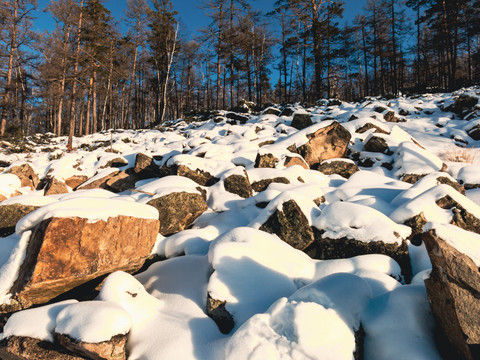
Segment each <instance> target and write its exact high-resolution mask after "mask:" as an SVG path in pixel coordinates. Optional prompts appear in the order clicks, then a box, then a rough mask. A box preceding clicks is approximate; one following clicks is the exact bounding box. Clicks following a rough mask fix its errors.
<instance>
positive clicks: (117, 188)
mask: <svg viewBox="0 0 480 360" xmlns="http://www.w3.org/2000/svg"><path fill="white" fill-rule="evenodd" d="M139 180H141V179H140V177H139V176H137V175H136V174H128V173H127V172H125V171H121V172H119V173H118V174H117V175H115V176H114V177H112V178H110V179H108V181H107V187H108V189H109V190H112V191H113V192H122V191H125V190H129V189H133V188H135V183H136V182H137V181H139Z"/></svg>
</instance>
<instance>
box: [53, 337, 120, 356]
mask: <svg viewBox="0 0 480 360" xmlns="http://www.w3.org/2000/svg"><path fill="white" fill-rule="evenodd" d="M56 337H57V340H58V342H59V343H60V344H61V345H62V346H63V347H64V348H66V349H68V350H70V351H71V352H72V353H74V354H79V355H82V356H85V357H86V358H88V359H92V360H125V359H126V358H127V353H126V347H127V335H116V336H114V337H112V338H111V339H110V340H109V341H103V342H100V343H87V342H83V341H76V340H74V339H72V338H70V337H69V336H67V335H63V334H56Z"/></svg>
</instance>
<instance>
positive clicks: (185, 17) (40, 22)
mask: <svg viewBox="0 0 480 360" xmlns="http://www.w3.org/2000/svg"><path fill="white" fill-rule="evenodd" d="M49 2H50V0H39V1H38V4H39V9H40V10H43V9H45V7H46V6H47V4H48V3H49ZM366 2H367V0H346V1H345V12H344V19H345V20H346V21H348V22H349V23H351V22H352V21H353V19H354V18H355V15H357V14H359V13H361V12H362V8H363V6H365V4H366ZM126 3H127V1H126V0H105V3H104V5H105V7H106V8H107V9H109V10H110V11H111V12H112V15H113V17H114V18H115V19H117V20H120V19H121V18H122V16H123V15H124V9H125V6H126ZM172 3H173V6H174V8H175V10H177V11H178V12H179V17H180V19H181V21H182V23H183V25H184V26H185V27H186V29H184V30H185V31H184V32H186V33H194V32H195V30H196V29H199V28H202V27H205V26H206V25H207V24H208V23H209V19H208V18H207V17H206V16H205V15H204V14H203V11H202V10H201V9H200V8H199V7H198V6H196V4H198V5H199V4H200V3H201V2H200V0H199V1H191V0H190V1H189V0H172ZM251 3H252V6H253V7H254V8H257V9H261V10H264V12H268V11H270V10H272V9H273V4H274V3H275V0H253V1H252V2H251ZM36 16H37V17H38V19H37V20H36V22H35V30H43V29H47V30H51V29H52V28H53V26H54V23H53V21H52V19H51V18H50V16H49V15H48V14H46V13H42V12H40V11H39V12H37V14H36Z"/></svg>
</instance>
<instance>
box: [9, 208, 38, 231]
mask: <svg viewBox="0 0 480 360" xmlns="http://www.w3.org/2000/svg"><path fill="white" fill-rule="evenodd" d="M39 207H40V206H31V205H21V204H10V205H0V237H5V236H9V235H12V234H13V233H15V225H17V222H18V221H19V220H20V219H21V218H23V217H24V216H26V215H28V214H30V213H31V212H32V211H35V210H37V209H38V208H39Z"/></svg>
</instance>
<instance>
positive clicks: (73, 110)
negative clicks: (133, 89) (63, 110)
mask: <svg viewBox="0 0 480 360" xmlns="http://www.w3.org/2000/svg"><path fill="white" fill-rule="evenodd" d="M83 1H84V0H81V1H80V14H79V18H78V34H77V47H76V49H75V65H74V69H73V84H72V104H71V107H70V129H69V130H70V131H69V133H68V142H67V150H68V151H71V150H72V149H73V136H74V134H75V121H76V115H77V111H76V110H77V109H76V108H77V81H78V79H77V78H78V65H79V64H78V63H79V55H80V34H81V33H82V19H83Z"/></svg>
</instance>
